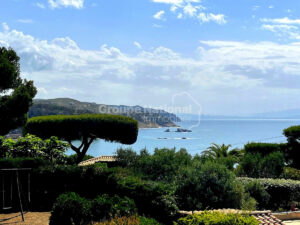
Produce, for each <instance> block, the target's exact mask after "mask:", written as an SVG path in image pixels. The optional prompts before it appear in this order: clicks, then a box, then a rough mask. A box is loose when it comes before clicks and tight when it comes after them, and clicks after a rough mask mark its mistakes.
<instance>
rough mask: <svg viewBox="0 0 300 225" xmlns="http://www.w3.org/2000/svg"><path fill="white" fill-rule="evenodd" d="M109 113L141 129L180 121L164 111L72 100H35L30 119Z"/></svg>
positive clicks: (170, 124)
mask: <svg viewBox="0 0 300 225" xmlns="http://www.w3.org/2000/svg"><path fill="white" fill-rule="evenodd" d="M87 113H91V114H97V113H109V114H118V115H126V116H130V117H133V118H134V119H136V120H137V121H138V122H139V127H140V128H155V127H173V126H176V124H175V122H180V119H179V118H178V117H177V116H176V115H175V114H172V113H168V112H166V111H163V110H155V109H150V108H143V107H141V106H125V105H105V104H97V103H91V102H80V101H77V100H75V99H70V98H57V99H35V100H34V102H33V106H32V107H31V108H30V110H29V117H35V116H42V115H78V114H87Z"/></svg>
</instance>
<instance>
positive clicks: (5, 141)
mask: <svg viewBox="0 0 300 225" xmlns="http://www.w3.org/2000/svg"><path fill="white" fill-rule="evenodd" d="M13 144H14V140H13V139H11V138H5V137H4V136H0V158H6V157H8V156H9V151H10V150H11V149H12V146H13Z"/></svg>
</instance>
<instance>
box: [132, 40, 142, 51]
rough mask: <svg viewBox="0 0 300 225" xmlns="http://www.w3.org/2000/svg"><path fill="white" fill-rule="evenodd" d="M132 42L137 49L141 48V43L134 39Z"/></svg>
mask: <svg viewBox="0 0 300 225" xmlns="http://www.w3.org/2000/svg"><path fill="white" fill-rule="evenodd" d="M133 44H134V45H135V46H136V47H137V48H138V49H142V45H141V44H140V43H139V42H137V41H135V42H133Z"/></svg>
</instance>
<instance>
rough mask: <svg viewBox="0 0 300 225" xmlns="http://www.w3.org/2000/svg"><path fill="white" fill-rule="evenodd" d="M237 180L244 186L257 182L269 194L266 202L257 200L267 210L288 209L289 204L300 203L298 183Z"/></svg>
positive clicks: (272, 180) (282, 180) (299, 184)
mask: <svg viewBox="0 0 300 225" xmlns="http://www.w3.org/2000/svg"><path fill="white" fill-rule="evenodd" d="M238 180H239V181H241V182H242V183H243V184H244V185H247V184H249V183H251V182H258V183H259V184H260V185H262V186H263V187H264V189H265V190H266V192H267V193H268V194H269V196H270V199H269V201H268V202H262V201H260V200H259V198H258V201H259V203H260V204H263V205H265V207H266V208H268V209H279V208H285V209H289V208H290V207H289V206H290V203H291V202H294V201H295V202H299V201H300V181H294V180H284V179H266V178H260V179H254V178H238Z"/></svg>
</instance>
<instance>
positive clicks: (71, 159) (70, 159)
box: [66, 154, 94, 165]
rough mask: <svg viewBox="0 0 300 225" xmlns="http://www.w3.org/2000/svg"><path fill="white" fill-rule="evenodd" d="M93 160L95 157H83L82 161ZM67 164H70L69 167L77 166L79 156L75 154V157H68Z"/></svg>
mask: <svg viewBox="0 0 300 225" xmlns="http://www.w3.org/2000/svg"><path fill="white" fill-rule="evenodd" d="M92 158H94V156H91V155H85V156H84V157H83V159H82V161H85V160H88V159H92ZM66 164H68V165H77V155H76V154H73V155H69V156H66Z"/></svg>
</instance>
